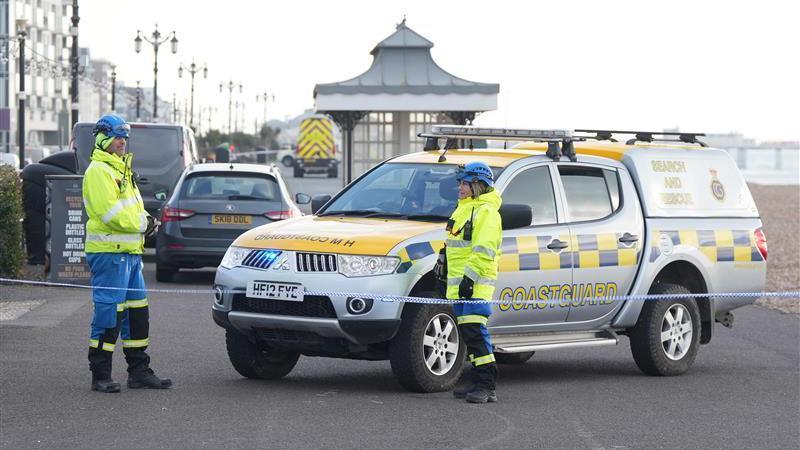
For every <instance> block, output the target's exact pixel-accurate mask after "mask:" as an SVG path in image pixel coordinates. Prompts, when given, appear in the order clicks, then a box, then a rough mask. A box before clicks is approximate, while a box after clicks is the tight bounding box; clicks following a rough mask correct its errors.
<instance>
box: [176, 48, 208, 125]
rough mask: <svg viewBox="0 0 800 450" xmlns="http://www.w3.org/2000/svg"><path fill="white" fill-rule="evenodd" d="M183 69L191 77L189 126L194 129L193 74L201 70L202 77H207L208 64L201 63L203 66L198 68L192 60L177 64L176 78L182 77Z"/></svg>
mask: <svg viewBox="0 0 800 450" xmlns="http://www.w3.org/2000/svg"><path fill="white" fill-rule="evenodd" d="M184 70H186V71H187V72H189V74H190V75H191V78H192V88H191V94H190V96H189V97H190V100H189V128H192V129H194V74H196V73H197V72H200V71H201V70H202V71H203V78H204V79H205V78H208V66H207V65H205V64H203V68H202V69H200V66H198V65H197V64H195V63H194V60H192V63H191V64H189V65H188V66H184V65H183V64H180V65H179V66H178V78H183V71H184Z"/></svg>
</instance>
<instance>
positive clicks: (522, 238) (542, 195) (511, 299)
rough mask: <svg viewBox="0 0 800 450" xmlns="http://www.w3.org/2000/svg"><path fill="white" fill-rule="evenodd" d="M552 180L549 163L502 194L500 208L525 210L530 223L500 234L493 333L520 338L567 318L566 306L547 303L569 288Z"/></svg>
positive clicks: (517, 176)
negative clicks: (523, 207) (515, 206)
mask: <svg viewBox="0 0 800 450" xmlns="http://www.w3.org/2000/svg"><path fill="white" fill-rule="evenodd" d="M556 176H557V173H556V172H555V166H554V165H553V164H552V163H549V162H548V163H540V164H538V165H532V166H527V167H524V168H521V169H519V170H518V171H517V172H516V173H514V174H513V175H512V176H511V178H510V179H509V182H508V183H507V184H506V185H505V187H504V188H502V197H503V203H506V204H511V203H515V204H526V205H529V206H530V207H531V209H532V210H533V223H531V225H530V226H529V227H526V228H518V229H515V230H506V231H504V232H503V246H502V253H501V256H500V267H499V269H500V270H499V273H498V277H497V285H496V287H495V299H499V300H500V301H501V302H502V303H501V304H499V305H498V304H495V305H493V309H494V313H493V314H492V317H491V319H490V322H489V325H490V326H491V327H492V329H493V332H497V331H500V332H516V331H520V332H521V331H525V330H524V329H523V328H525V327H530V326H532V325H533V326H535V325H537V324H546V323H563V322H564V321H565V320H566V318H567V314H568V312H569V306H567V305H561V304H560V302H557V303H552V302H549V300H551V299H553V298H555V299H558V297H559V295H560V290H558V289H554V288H553V286H559V287H560V286H563V285H569V284H571V283H572V261H571V255H570V249H569V242H570V237H569V228H568V226H567V225H566V224H565V223H563V220H559V219H560V217H559V216H560V215H559V210H560V209H561V208H560V206H559V200H558V199H559V197H558V196H556V195H555V189H554V183H553V180H554V179H555V177H556ZM526 302H528V303H526ZM530 302H532V303H530Z"/></svg>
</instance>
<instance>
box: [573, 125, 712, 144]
mask: <svg viewBox="0 0 800 450" xmlns="http://www.w3.org/2000/svg"><path fill="white" fill-rule="evenodd" d="M575 132H576V133H594V136H579V137H581V138H585V139H596V140H599V141H611V142H617V140H616V139H614V137H613V135H615V134H632V135H634V136H635V137H634V138H632V139H628V140H627V141H625V144H626V145H633V144H635V143H637V142H653V141H657V142H683V143H685V144H698V145H699V146H701V147H708V145H706V143H705V142H702V141H700V140H698V139H697V138H698V136H705V135H706V134H705V133H683V132H679V131H622V130H587V129H576V130H575ZM672 136H677V137H678V138H677V139H670V137H672Z"/></svg>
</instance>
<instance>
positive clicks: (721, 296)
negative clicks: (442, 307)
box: [0, 278, 800, 305]
mask: <svg viewBox="0 0 800 450" xmlns="http://www.w3.org/2000/svg"><path fill="white" fill-rule="evenodd" d="M1 284H20V285H30V286H45V287H58V288H72V289H98V290H110V291H135V292H139V291H144V292H150V293H161V294H208V295H214V294H215V293H218V292H220V291H218V290H216V289H147V288H144V289H139V288H121V287H112V286H87V285H83V284H71V283H54V282H49V281H35V280H19V279H15V278H0V285H1ZM221 292H222V293H223V294H226V293H230V294H244V293H245V290H243V289H230V290H222V291H221ZM304 293H305V294H306V295H319V296H326V297H361V298H371V299H374V300H379V301H382V302H405V303H420V304H432V305H438V304H452V303H453V302H455V301H456V300H448V299H442V298H428V297H412V296H406V295H391V294H381V293H377V292H369V293H366V292H340V291H313V290H306V291H305V292H304ZM761 297H764V298H791V299H800V289H798V290H792V291H775V292H714V293H687V294H639V295H615V296H608V297H597V298H585V299H582V300H585V301H589V300H594V301H598V302H599V301H602V302H622V301H647V300H680V299H698V298H710V299H714V300H731V299H740V298H754V299H755V298H761ZM564 300H565V299H550V300H547V301H545V302H543V301H541V300H470V302H474V303H488V304H497V305H500V304H502V305H508V304H509V303H512V304H514V305H526V304H537V305H542V304H550V303H553V304H561V303H563V302H564ZM462 301H463V300H462Z"/></svg>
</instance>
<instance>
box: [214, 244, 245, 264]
mask: <svg viewBox="0 0 800 450" xmlns="http://www.w3.org/2000/svg"><path fill="white" fill-rule="evenodd" d="M251 250H252V249H249V248H242V247H234V246H230V247H228V251H226V252H225V256H223V257H222V262H221V263H219V265H220V266H221V267H224V268H226V269H232V268H234V267H236V266H238V265H240V264H241V263H242V261H244V259H245V258H246V257H247V255H248V254H250V251H251Z"/></svg>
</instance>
